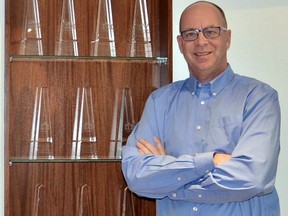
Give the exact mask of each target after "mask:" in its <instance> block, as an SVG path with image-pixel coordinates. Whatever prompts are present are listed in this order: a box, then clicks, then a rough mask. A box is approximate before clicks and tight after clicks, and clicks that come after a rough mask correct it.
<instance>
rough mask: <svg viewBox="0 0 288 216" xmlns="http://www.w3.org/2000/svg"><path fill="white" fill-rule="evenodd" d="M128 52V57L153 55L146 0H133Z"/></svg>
mask: <svg viewBox="0 0 288 216" xmlns="http://www.w3.org/2000/svg"><path fill="white" fill-rule="evenodd" d="M128 52H129V53H128V56H130V57H152V56H153V54H152V45H151V35H150V27H149V17H148V12H147V2H146V0H135V7H134V16H133V25H132V31H131V36H130V41H129V46H128Z"/></svg>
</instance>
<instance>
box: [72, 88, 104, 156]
mask: <svg viewBox="0 0 288 216" xmlns="http://www.w3.org/2000/svg"><path fill="white" fill-rule="evenodd" d="M93 112H94V111H93V100H92V90H91V88H90V87H86V88H78V89H77V97H76V108H75V117H74V126H73V141H72V152H71V159H82V158H84V159H97V158H98V157H97V148H96V147H97V146H96V126H95V121H94V113H93Z"/></svg>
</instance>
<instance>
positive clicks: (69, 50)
mask: <svg viewBox="0 0 288 216" xmlns="http://www.w3.org/2000/svg"><path fill="white" fill-rule="evenodd" d="M55 55H70V56H78V41H77V32H76V22H75V10H74V0H63V5H62V13H61V20H60V29H59V34H58V39H57V41H56V47H55Z"/></svg>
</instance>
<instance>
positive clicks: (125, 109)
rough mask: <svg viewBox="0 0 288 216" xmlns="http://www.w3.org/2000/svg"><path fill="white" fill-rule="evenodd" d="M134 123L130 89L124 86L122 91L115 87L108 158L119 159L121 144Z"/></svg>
mask: <svg viewBox="0 0 288 216" xmlns="http://www.w3.org/2000/svg"><path fill="white" fill-rule="evenodd" d="M135 125H136V123H135V119H134V109H133V99H132V95H131V90H130V89H129V88H124V89H122V91H119V89H117V90H116V96H115V102H114V109H113V120H112V130H111V139H110V148H109V158H116V159H121V157H122V156H121V154H122V146H123V144H125V143H126V141H127V138H128V136H129V134H130V133H131V131H132V130H133V129H134V127H135Z"/></svg>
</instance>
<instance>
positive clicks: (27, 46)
mask: <svg viewBox="0 0 288 216" xmlns="http://www.w3.org/2000/svg"><path fill="white" fill-rule="evenodd" d="M25 2H26V4H25V6H24V18H23V21H24V23H23V31H22V38H21V43H20V54H21V55H43V47H42V35H41V25H40V16H39V7H38V0H26V1H25Z"/></svg>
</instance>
